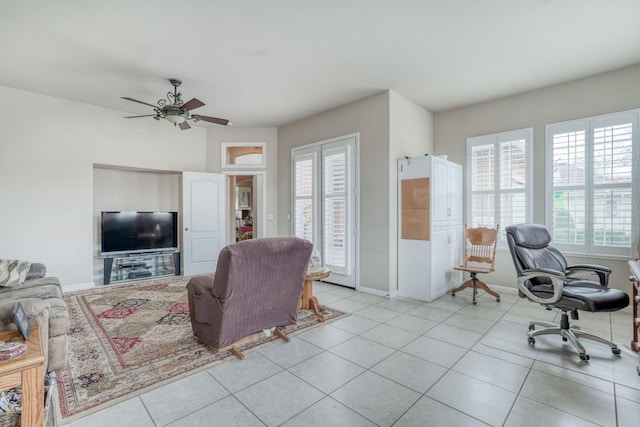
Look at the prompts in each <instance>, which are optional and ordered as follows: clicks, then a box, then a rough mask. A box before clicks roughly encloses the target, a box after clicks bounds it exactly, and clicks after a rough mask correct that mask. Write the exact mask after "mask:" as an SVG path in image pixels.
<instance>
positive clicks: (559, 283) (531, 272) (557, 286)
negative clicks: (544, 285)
mask: <svg viewBox="0 0 640 427" xmlns="http://www.w3.org/2000/svg"><path fill="white" fill-rule="evenodd" d="M541 276H544V277H547V278H549V280H551V283H552V285H553V296H552V297H551V298H541V297H539V296H537V295H535V294H534V293H532V292H531V290H529V288H528V287H527V286H526V285H525V283H526V282H527V281H528V280H531V279H533V278H535V277H541ZM565 278H566V276H565V275H564V274H562V273H560V272H558V271H555V270H550V269H548V268H532V269H528V270H523V271H522V276H520V277H518V290H519V291H520V292H522V293H523V294H524V295H525V296H526V297H527V298H528V299H530V300H531V301H533V302H537V303H540V304H554V303H556V302H558V301H560V298H562V289H563V288H564V281H565Z"/></svg>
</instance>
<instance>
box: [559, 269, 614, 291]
mask: <svg viewBox="0 0 640 427" xmlns="http://www.w3.org/2000/svg"><path fill="white" fill-rule="evenodd" d="M584 271H586V272H589V273H595V274H597V275H598V280H599V281H600V284H601V285H602V286H605V287H607V286H609V275H610V274H611V269H610V268H609V267H604V266H602V265H596V264H574V265H570V266H568V267H567V276H572V275H574V274H576V273H579V272H584Z"/></svg>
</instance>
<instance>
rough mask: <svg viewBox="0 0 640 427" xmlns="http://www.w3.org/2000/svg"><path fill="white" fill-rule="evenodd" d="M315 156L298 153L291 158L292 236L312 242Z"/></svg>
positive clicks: (313, 234) (313, 154)
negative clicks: (292, 184) (292, 186)
mask: <svg viewBox="0 0 640 427" xmlns="http://www.w3.org/2000/svg"><path fill="white" fill-rule="evenodd" d="M316 162H317V156H316V154H315V153H308V154H300V155H297V156H294V159H293V175H294V189H293V198H294V215H293V229H294V236H296V237H300V238H302V239H306V240H309V241H310V242H311V243H314V244H315V242H314V236H315V235H316V233H315V232H314V231H315V229H314V225H315V224H314V221H313V217H314V211H313V210H314V206H315V202H314V198H315V197H316V191H315V190H314V185H315V184H314V174H315V171H316V168H317V165H316Z"/></svg>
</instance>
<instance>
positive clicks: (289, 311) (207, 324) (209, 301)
mask: <svg viewBox="0 0 640 427" xmlns="http://www.w3.org/2000/svg"><path fill="white" fill-rule="evenodd" d="M312 249H313V245H312V244H311V243H310V242H308V241H306V240H303V239H299V238H296V237H269V238H261V239H255V240H247V241H243V242H239V243H236V244H233V245H229V246H227V247H225V248H224V249H222V251H221V252H220V256H219V258H218V265H217V268H216V273H215V276H211V275H202V276H194V277H192V278H191V279H190V280H189V282H188V283H187V290H188V295H189V313H190V316H191V327H192V328H193V333H194V335H195V336H196V337H198V339H199V340H200V341H202V342H203V343H205V344H207V345H209V346H211V347H214V348H216V349H218V350H226V349H231V351H233V353H234V354H235V355H236V356H238V357H239V358H242V353H240V352H239V351H238V350H237V348H236V347H234V344H240V343H241V342H245V341H247V340H250V339H252V338H254V335H256V334H258V333H261V331H263V330H266V329H272V328H275V330H274V334H275V335H277V336H280V337H281V338H283V339H285V340H287V341H288V338H287V337H286V336H285V335H284V334H283V333H282V332H281V331H280V330H279V329H278V327H281V326H286V325H292V324H295V323H296V320H297V317H298V309H299V307H300V298H301V294H302V289H303V286H304V279H305V276H306V272H307V266H308V265H309V258H310V256H311V251H312ZM257 336H258V335H256V338H257Z"/></svg>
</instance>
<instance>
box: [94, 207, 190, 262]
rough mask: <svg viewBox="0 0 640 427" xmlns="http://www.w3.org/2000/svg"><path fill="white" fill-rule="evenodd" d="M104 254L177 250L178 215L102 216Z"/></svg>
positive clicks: (111, 213) (103, 214)
mask: <svg viewBox="0 0 640 427" xmlns="http://www.w3.org/2000/svg"><path fill="white" fill-rule="evenodd" d="M100 224H101V227H100V229H101V233H100V235H101V237H102V241H101V245H100V249H101V252H102V253H103V254H116V253H126V252H129V253H132V252H133V253H140V252H155V251H164V250H177V249H178V213H177V212H113V211H103V212H102V214H101V215H100Z"/></svg>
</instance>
